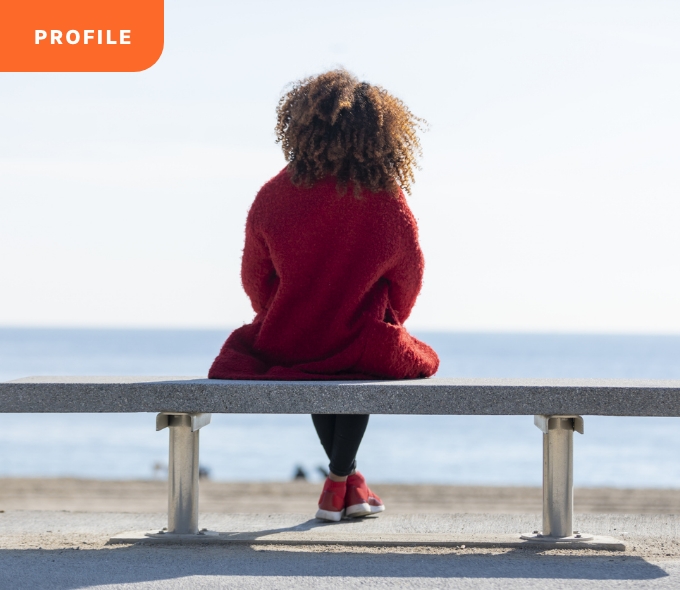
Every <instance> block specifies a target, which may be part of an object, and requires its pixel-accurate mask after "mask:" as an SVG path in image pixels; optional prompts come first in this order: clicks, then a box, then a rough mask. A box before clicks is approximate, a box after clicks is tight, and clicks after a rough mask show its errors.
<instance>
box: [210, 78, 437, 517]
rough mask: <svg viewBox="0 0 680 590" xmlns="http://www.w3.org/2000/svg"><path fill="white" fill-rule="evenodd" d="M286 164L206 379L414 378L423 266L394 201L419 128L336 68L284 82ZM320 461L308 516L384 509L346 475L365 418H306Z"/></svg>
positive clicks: (281, 121) (433, 359) (427, 353)
mask: <svg viewBox="0 0 680 590" xmlns="http://www.w3.org/2000/svg"><path fill="white" fill-rule="evenodd" d="M277 112H278V123H277V126H276V133H277V141H278V142H280V143H281V145H282V147H283V152H284V154H285V157H286V160H287V161H288V165H287V166H286V167H285V168H284V169H283V170H282V171H281V172H279V173H278V174H277V175H276V176H275V177H274V178H272V179H271V180H270V181H269V182H267V183H266V184H265V185H264V186H263V187H262V188H261V189H260V191H259V192H258V194H257V196H256V197H255V201H254V202H253V204H252V206H251V208H250V212H249V213H248V218H247V221H246V237H245V247H244V250H243V260H242V266H241V278H242V281H243V287H244V289H245V291H246V293H247V295H248V297H249V298H250V300H251V302H252V305H253V309H254V310H255V314H256V315H255V318H254V319H253V321H252V323H250V324H248V325H245V326H242V327H241V328H238V329H237V330H235V331H234V332H233V333H232V334H231V335H230V336H229V338H228V339H227V341H226V342H225V343H224V346H223V347H222V350H221V351H220V354H219V355H218V356H217V358H216V359H215V361H214V363H213V365H212V367H211V369H210V372H209V377H210V378H211V379H273V380H328V379H333V380H349V379H362V380H365V379H415V378H419V377H429V376H431V375H433V374H434V373H435V372H436V371H437V367H438V365H439V359H438V357H437V354H436V353H435V352H434V350H432V348H430V347H429V346H427V345H426V344H424V343H423V342H421V341H419V340H417V339H416V338H414V337H413V336H411V335H410V334H409V333H408V332H407V331H406V328H404V326H403V322H404V321H406V319H407V318H408V316H409V314H410V313H411V309H412V308H413V305H414V304H415V301H416V297H417V296H418V293H419V291H420V288H421V284H422V277H423V268H424V261H423V255H422V252H421V250H420V247H419V245H418V229H417V226H416V220H415V218H414V217H413V214H412V213H411V211H410V209H409V207H408V205H407V203H406V199H405V197H404V193H403V192H402V190H403V191H406V192H407V193H409V192H410V188H411V183H412V182H413V173H414V168H415V167H416V156H417V155H419V153H420V143H419V141H418V137H417V135H416V131H417V130H418V128H419V124H420V122H421V120H420V119H418V118H417V117H415V116H414V115H413V114H412V113H411V112H410V111H409V110H408V108H406V106H405V105H404V104H403V103H402V102H401V101H400V100H399V99H397V98H395V97H393V96H392V95H391V94H389V93H388V92H386V91H385V90H384V89H383V88H381V87H379V86H373V85H371V84H367V83H366V82H359V81H358V80H357V79H356V78H354V77H353V76H352V75H351V74H349V73H348V72H346V71H344V70H336V71H331V72H327V73H324V74H321V75H320V76H317V77H314V78H308V79H306V80H302V81H300V82H298V83H296V84H295V85H294V86H293V87H292V89H291V90H290V91H289V92H288V93H287V94H285V95H284V96H283V97H282V99H281V101H280V102H279V106H278V110H277ZM312 419H313V422H314V426H315V428H316V431H317V433H318V435H319V438H320V439H321V444H322V445H323V447H324V450H325V451H326V454H327V455H328V458H329V460H330V474H329V476H328V478H327V479H326V482H325V484H324V488H323V492H322V493H321V498H320V500H319V510H318V512H317V518H322V519H325V520H332V521H338V520H340V519H341V518H342V517H343V516H348V517H359V516H366V515H368V514H375V513H378V512H381V511H383V510H384V509H385V507H384V505H383V503H382V502H381V500H380V498H379V497H378V496H377V495H376V494H374V493H372V492H371V490H370V489H369V488H368V486H367V485H366V481H365V480H364V478H363V476H362V475H361V474H360V473H359V472H358V471H357V470H356V459H355V458H356V454H357V451H358V449H359V444H360V443H361V439H362V437H363V435H364V432H365V430H366V426H367V424H368V416H367V415H349V414H347V415H346V414H337V415H335V414H317V415H313V416H312Z"/></svg>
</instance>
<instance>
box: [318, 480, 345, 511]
mask: <svg viewBox="0 0 680 590" xmlns="http://www.w3.org/2000/svg"><path fill="white" fill-rule="evenodd" d="M346 492H347V482H344V481H333V480H332V479H331V478H330V477H327V478H326V483H324V484H323V491H322V492H321V497H320V498H319V509H318V510H317V512H316V517H317V518H320V519H322V520H331V521H333V522H338V521H340V520H341V519H342V517H343V516H344V514H345V495H346Z"/></svg>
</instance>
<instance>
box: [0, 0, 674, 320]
mask: <svg viewBox="0 0 680 590" xmlns="http://www.w3.org/2000/svg"><path fill="white" fill-rule="evenodd" d="M337 65H344V66H346V67H347V68H348V69H350V70H352V71H353V72H355V73H356V74H357V75H358V76H360V77H361V78H363V79H366V80H368V81H370V82H374V83H378V84H382V85H383V86H385V87H386V88H388V89H389V90H390V91H392V92H393V93H395V94H396V95H398V96H399V97H401V98H402V99H403V100H404V101H405V102H406V103H407V104H408V105H409V106H410V107H411V109H412V110H413V111H414V112H415V113H416V114H418V115H420V116H422V117H424V118H426V119H427V120H428V121H429V122H430V125H431V130H430V131H429V132H428V133H427V134H426V135H425V136H424V137H423V146H424V158H423V161H422V171H421V172H420V173H419V175H418V177H417V182H416V185H415V190H414V194H413V196H412V197H411V204H412V207H413V210H414V212H415V213H416V216H417V217H418V219H419V223H420V228H421V239H422V246H423V249H424V251H425V255H426V261H427V270H426V278H425V286H424V289H423V293H422V295H421V298H420V300H419V303H418V305H417V307H416V310H415V311H414V314H413V316H412V319H411V320H410V322H409V323H410V325H411V326H412V327H418V328H429V329H447V330H454V329H455V330H531V331H536V330H538V331H550V330H560V331H599V332H675V333H678V332H680V311H679V305H678V303H679V299H680V297H679V296H678V293H680V231H678V220H679V219H680V166H679V165H678V163H679V162H680V110H679V108H678V105H680V4H679V3H677V2H674V1H668V2H660V1H645V2H643V1H641V0H640V1H638V2H625V1H616V2H602V1H592V0H591V1H587V2H578V1H575V2H568V3H567V2H546V1H540V2H527V1H516V2H485V1H465V2H461V1H459V2H456V1H450V2H434V1H430V2H428V1H419V2H400V1H394V0H392V1H389V2H383V1H377V0H364V1H363V2H354V1H350V2H342V3H321V2H312V1H310V2H300V1H289V2H285V3H283V2H257V1H254V2H250V3H243V2H224V1H214V2H208V1H206V2H200V1H199V2H191V3H189V2H177V1H172V0H168V1H166V40H165V50H164V53H163V56H162V57H161V59H160V61H159V62H158V63H157V64H156V65H155V66H154V67H153V68H151V69H150V70H148V71H146V72H142V73H136V74H63V73H62V74H6V73H4V74H0V277H2V289H1V290H0V325H8V324H9V325H60V326H70V325H78V326H121V327H123V326H192V327H200V326H210V327H214V326H227V325H236V324H240V323H242V322H247V321H249V320H250V318H251V317H252V312H251V311H250V308H249V305H248V301H247V299H246V298H245V295H243V293H242V290H241V287H240V283H239V264H240V252H241V248H242V240H243V223H244V219H245V214H246V211H247V208H248V205H249V203H250V202H251V201H252V199H253V197H254V194H255V192H256V191H257V189H258V187H259V186H260V185H261V184H263V183H264V182H265V181H266V180H267V179H268V178H269V177H271V176H272V175H273V174H275V173H276V172H277V171H278V170H279V169H280V168H281V167H283V165H284V161H283V157H282V155H281V153H280V149H279V147H278V146H277V145H276V144H275V143H274V133H273V125H274V109H275V106H276V102H277V100H278V97H279V96H280V94H281V92H282V91H283V90H284V88H285V86H286V84H287V83H288V82H290V81H292V80H295V79H297V78H300V77H303V76H306V75H309V74H314V73H317V72H320V71H322V70H324V69H328V68H331V67H334V66H337Z"/></svg>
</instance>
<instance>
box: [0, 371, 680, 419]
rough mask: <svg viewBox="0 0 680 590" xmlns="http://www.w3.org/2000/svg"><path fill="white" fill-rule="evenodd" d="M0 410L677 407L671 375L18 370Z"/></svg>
mask: <svg viewBox="0 0 680 590" xmlns="http://www.w3.org/2000/svg"><path fill="white" fill-rule="evenodd" d="M0 412H2V413H29V412H55V413H69V412H76V413H80V412H111V413H117V412H212V413H227V414H230V413H234V414H310V413H319V414H325V413H338V414H441V415H445V414H458V415H484V414H486V415H507V414H515V415H521V414H523V415H532V414H581V415H601V416H680V380H627V379H445V378H431V379H415V380H406V381H222V380H216V379H204V378H201V377H27V378H24V379H17V380H15V381H9V382H5V383H0Z"/></svg>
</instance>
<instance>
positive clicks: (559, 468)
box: [522, 415, 592, 543]
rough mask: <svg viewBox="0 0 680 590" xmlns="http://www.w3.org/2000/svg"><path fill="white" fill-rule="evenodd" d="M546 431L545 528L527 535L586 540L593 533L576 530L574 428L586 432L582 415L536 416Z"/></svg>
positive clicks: (562, 540)
mask: <svg viewBox="0 0 680 590" xmlns="http://www.w3.org/2000/svg"><path fill="white" fill-rule="evenodd" d="M534 424H535V425H536V426H537V427H538V428H539V429H540V430H541V431H542V432H543V530H542V531H540V532H539V531H534V533H533V534H531V535H522V538H523V539H527V540H532V541H541V540H544V541H547V542H552V543H555V542H559V543H569V542H573V543H583V542H584V541H589V540H591V539H592V536H589V535H584V534H583V533H580V532H578V531H574V431H576V432H580V433H581V434H583V418H581V416H544V415H538V416H534Z"/></svg>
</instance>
